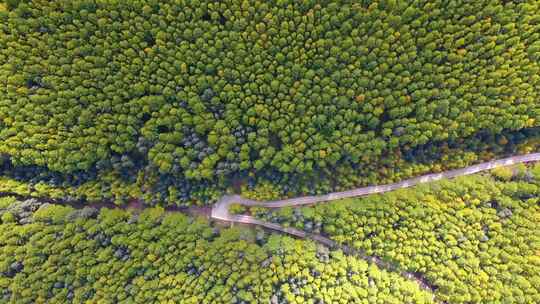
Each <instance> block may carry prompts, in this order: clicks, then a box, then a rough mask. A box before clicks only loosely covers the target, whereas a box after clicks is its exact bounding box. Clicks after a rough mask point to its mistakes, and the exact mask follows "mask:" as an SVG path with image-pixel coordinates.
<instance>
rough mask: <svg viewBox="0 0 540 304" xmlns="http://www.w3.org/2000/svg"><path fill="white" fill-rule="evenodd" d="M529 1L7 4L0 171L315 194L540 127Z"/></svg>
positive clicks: (111, 194)
mask: <svg viewBox="0 0 540 304" xmlns="http://www.w3.org/2000/svg"><path fill="white" fill-rule="evenodd" d="M539 6H540V4H539V3H538V1H499V0H478V1H464V0H456V1H442V0H431V1H425V0H407V1H405V0H380V1H371V0H362V1H318V0H309V1H301V2H297V1H288V0H276V1H260V0H242V1H240V0H226V1H218V2H215V1H204V0H203V1H201V0H193V1H184V0H174V1H173V0H164V1H157V0H144V1H142V0H132V1H116V0H107V1H106V0H97V1H96V0H59V1H45V0H37V1H27V0H9V1H5V3H4V4H3V5H2V9H1V10H0V21H1V22H0V63H1V64H0V84H1V85H0V176H1V178H2V180H5V181H6V183H10V185H15V186H16V187H12V186H10V188H16V189H17V190H18V191H22V192H29V193H34V194H36V195H42V194H45V195H46V196H50V195H56V196H58V197H60V198H62V199H65V200H69V199H78V200H81V201H92V200H107V201H113V202H116V203H117V204H122V203H125V202H126V201H128V200H129V199H130V198H136V199H138V200H141V201H143V202H145V203H146V204H149V205H157V204H162V205H169V204H173V205H182V206H185V205H190V204H205V203H212V202H213V201H215V200H216V198H218V197H219V196H220V195H221V194H222V193H224V192H230V191H236V192H238V191H240V192H242V193H244V194H245V195H247V196H256V197H264V198H276V197H284V196H292V195H298V194H313V193H324V192H330V191H334V190H342V189H348V188H352V187H355V186H360V185H366V184H374V183H383V182H388V181H395V180H399V179H403V178H406V177H410V176H414V175H418V174H421V173H426V172H428V171H440V170H444V169H448V168H455V167H460V166H465V165H467V164H470V163H473V162H477V161H480V160H485V159H491V158H493V157H496V156H501V155H507V154H511V153H517V152H528V151H531V150H533V149H535V148H536V147H537V145H538V143H539V140H538V139H539V136H538V133H539V128H538V127H539V124H540V120H539V119H538V116H539V115H540V108H539V106H538V102H537V100H538V98H539V96H538V87H539V85H540V76H539V75H540V69H539V58H540V39H539V38H540V7H539Z"/></svg>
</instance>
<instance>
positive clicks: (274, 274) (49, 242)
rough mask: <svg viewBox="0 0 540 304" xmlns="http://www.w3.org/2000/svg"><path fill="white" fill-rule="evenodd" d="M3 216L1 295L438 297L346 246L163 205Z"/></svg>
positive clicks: (39, 207) (1, 201) (132, 299)
mask: <svg viewBox="0 0 540 304" xmlns="http://www.w3.org/2000/svg"><path fill="white" fill-rule="evenodd" d="M0 221H1V223H0V290H1V291H0V303H17V304H19V303H43V302H46V303H84V302H100V303H115V302H125V303H179V302H181V303H193V304H199V303H227V304H229V303H256V302H261V301H262V302H266V303H272V304H277V303H323V302H324V303H340V302H344V303H347V302H351V301H353V302H355V303H365V304H368V303H379V302H380V303H396V304H398V303H426V304H427V303H433V301H432V295H431V294H429V293H428V292H426V291H423V290H421V289H420V288H419V287H418V284H417V283H416V282H415V281H412V280H407V279H405V278H402V277H401V276H399V274H395V273H388V272H386V271H384V270H380V269H378V268H377V267H376V266H375V265H369V264H368V263H367V262H365V261H363V260H360V259H357V258H355V257H352V256H346V255H344V254H343V253H342V252H341V251H334V250H329V249H328V248H325V247H323V246H320V245H317V244H314V243H312V242H308V241H302V240H294V239H291V238H289V237H283V236H279V235H265V234H264V232H259V233H258V234H257V235H256V234H255V233H254V232H253V231H251V230H246V229H241V228H235V229H224V230H221V231H220V230H218V229H217V228H215V227H211V226H210V225H209V224H208V223H207V222H205V221H204V220H201V219H193V218H188V217H186V216H184V215H182V214H179V213H165V212H164V211H163V210H162V209H159V208H155V209H147V210H145V211H144V212H142V213H137V212H128V211H123V210H118V209H117V210H111V209H101V210H96V209H93V208H88V207H86V208H84V209H78V210H75V209H72V208H70V207H64V206H59V205H48V204H42V203H39V202H38V201H37V200H26V201H18V200H16V199H15V198H10V197H4V198H0ZM261 234H262V236H261Z"/></svg>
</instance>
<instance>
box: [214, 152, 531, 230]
mask: <svg viewBox="0 0 540 304" xmlns="http://www.w3.org/2000/svg"><path fill="white" fill-rule="evenodd" d="M532 161H540V153H531V154H524V155H517V156H512V157H508V158H503V159H497V160H492V161H488V162H484V163H480V164H477V165H472V166H469V167H465V168H462V169H455V170H449V171H445V172H441V173H431V174H426V175H422V176H418V177H414V178H411V179H406V180H403V181H401V182H397V183H393V184H386V185H376V186H367V187H361V188H356V189H352V190H347V191H341V192H332V193H328V194H324V195H315V196H302V197H295V198H289V199H284V200H276V201H255V200H251V199H246V198H243V197H241V196H240V195H225V196H223V197H222V198H221V199H220V200H219V201H218V202H217V203H216V204H215V205H214V206H213V207H212V214H211V217H212V218H214V219H218V220H223V221H229V222H239V223H245V224H255V225H261V226H265V224H263V223H261V222H260V221H259V220H257V219H255V218H252V217H249V216H244V215H243V216H238V215H231V214H229V205H230V204H232V203H238V204H241V205H244V206H260V207H267V208H281V207H287V206H301V205H308V204H315V203H322V202H329V201H334V200H339V199H344V198H350V197H359V196H365V195H370V194H375V193H383V192H388V191H393V190H397V189H400V188H407V187H412V186H414V185H418V184H423V183H428V182H432V181H437V180H441V179H449V178H454V177H458V176H464V175H470V174H474V173H478V172H481V171H486V170H491V169H493V168H497V167H504V166H510V165H514V164H519V163H527V162H532ZM269 228H270V227H269ZM272 229H273V228H272ZM277 230H279V229H277Z"/></svg>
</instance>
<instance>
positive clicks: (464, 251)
mask: <svg viewBox="0 0 540 304" xmlns="http://www.w3.org/2000/svg"><path fill="white" fill-rule="evenodd" d="M539 168H540V165H536V166H535V167H534V168H533V169H532V170H526V169H524V168H523V167H521V168H515V170H508V172H510V173H511V172H512V171H515V172H516V174H515V175H513V176H511V180H507V177H508V175H507V174H506V173H505V174H504V179H505V180H506V181H505V182H500V181H497V180H495V179H493V178H491V177H490V176H485V175H477V176H471V177H462V178H458V179H456V180H452V181H441V182H437V183H431V184H424V185H420V186H416V187H414V188H410V189H404V190H399V191H396V192H391V193H387V194H383V195H374V196H369V197H366V198H360V199H350V200H347V201H336V202H332V203H329V204H321V205H317V206H316V207H306V208H301V209H294V212H282V211H274V212H271V213H268V211H267V213H266V214H264V213H261V212H260V210H259V212H258V215H259V216H262V217H264V218H265V219H267V220H270V221H275V222H283V223H285V224H287V225H292V226H296V227H298V228H302V229H305V230H307V231H312V232H315V233H324V234H327V235H328V236H330V237H331V238H332V239H334V240H336V241H337V242H339V243H343V244H348V245H350V246H352V247H354V248H357V249H361V250H363V251H365V252H366V253H367V254H369V255H376V256H381V257H384V258H385V259H388V260H390V261H393V262H395V263H397V264H398V265H400V267H401V268H402V269H405V270H407V271H410V272H417V273H421V274H423V276H425V277H426V278H427V279H428V281H429V282H430V283H431V284H433V285H435V286H437V297H438V298H439V299H441V300H443V301H446V302H447V303H538V302H540V284H539V283H540V226H539V225H538V221H539V220H540V204H539V198H538V195H539V191H540V190H539V189H540V188H539V187H540V175H539V174H538V173H539V172H540V171H539ZM499 171H500V170H497V171H496V172H495V174H496V175H497V176H500V172H499Z"/></svg>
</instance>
